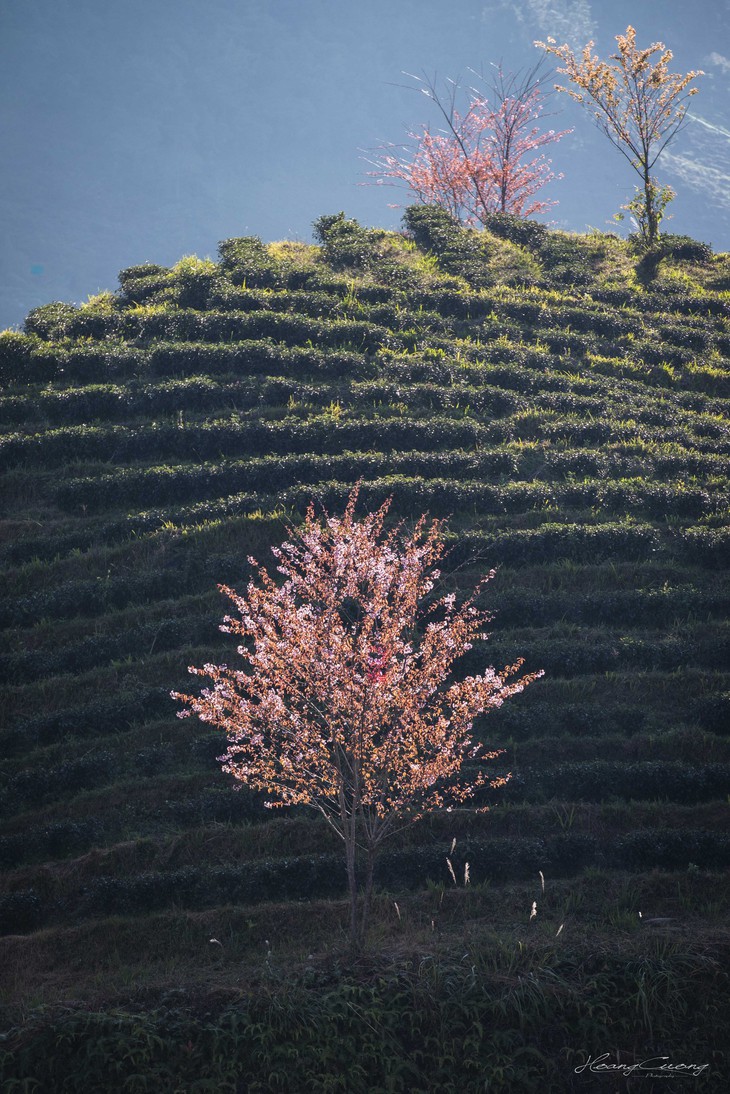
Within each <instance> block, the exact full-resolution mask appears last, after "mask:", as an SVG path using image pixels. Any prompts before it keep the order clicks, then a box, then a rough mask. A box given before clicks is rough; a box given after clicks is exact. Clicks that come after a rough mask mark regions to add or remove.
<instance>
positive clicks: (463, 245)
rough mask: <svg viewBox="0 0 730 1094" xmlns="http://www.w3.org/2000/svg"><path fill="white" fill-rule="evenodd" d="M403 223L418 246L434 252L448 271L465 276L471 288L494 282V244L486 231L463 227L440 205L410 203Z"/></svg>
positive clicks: (440, 263)
mask: <svg viewBox="0 0 730 1094" xmlns="http://www.w3.org/2000/svg"><path fill="white" fill-rule="evenodd" d="M403 225H404V227H405V228H406V230H407V231H408V233H409V234H410V236H411V237H412V238H413V240H414V242H415V244H416V246H417V247H419V248H420V249H421V250H423V251H428V252H430V253H431V254H434V255H435V256H436V258H437V259H438V262H439V265H440V266H441V268H442V269H443V270H444V271H445V272H446V273H450V274H453V275H455V276H457V277H463V278H464V279H465V280H466V281H467V282H468V283H469V285H470V286H471V287H472V288H483V287H485V286H488V285H491V284H492V283H493V281H494V275H493V274H492V273H491V272H490V270H489V263H490V259H491V256H492V250H493V248H492V245H491V244H490V241H489V239H488V238H487V237H486V236H485V235H484V233H480V232H477V231H475V230H473V229H470V228H462V227H460V225H459V224H458V223H457V221H455V220H454V219H453V217H452V216H451V214H450V213H448V212H447V211H446V210H445V209H442V208H440V207H439V206H437V205H409V206H408V208H407V209H406V211H405V213H404V215H403Z"/></svg>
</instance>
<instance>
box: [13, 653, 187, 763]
mask: <svg viewBox="0 0 730 1094" xmlns="http://www.w3.org/2000/svg"><path fill="white" fill-rule="evenodd" d="M181 675H182V673H181ZM182 682H183V681H179V682H178V683H182ZM172 713H173V703H172V700H171V699H170V689H169V688H163V687H154V688H150V687H144V686H140V687H137V688H134V689H133V690H131V691H125V690H124V689H123V688H120V690H119V691H118V692H116V694H115V695H114V696H113V697H110V698H102V697H98V698H95V699H94V700H93V701H92V702H88V703H83V704H80V705H77V706H67V707H63V708H62V709H60V710H56V711H52V712H47V713H44V714H40V713H39V714H31V715H29V716H27V717H25V718H22V719H20V720H19V721H18V722H16V724H15V725H14V726H13V727H12V728H11V729H7V730H4V731H2V732H0V748H2V750H3V753H4V754H5V755H16V754H23V753H26V752H30V751H32V750H33V749H35V748H37V747H39V746H43V745H51V744H57V743H58V742H60V741H66V740H73V739H75V738H85V739H88V738H97V737H104V736H109V735H112V734H115V733H119V732H123V731H124V730H126V729H128V728H129V726H130V725H131V724H133V723H136V722H144V721H146V720H148V719H151V718H155V717H159V716H164V715H170V716H172Z"/></svg>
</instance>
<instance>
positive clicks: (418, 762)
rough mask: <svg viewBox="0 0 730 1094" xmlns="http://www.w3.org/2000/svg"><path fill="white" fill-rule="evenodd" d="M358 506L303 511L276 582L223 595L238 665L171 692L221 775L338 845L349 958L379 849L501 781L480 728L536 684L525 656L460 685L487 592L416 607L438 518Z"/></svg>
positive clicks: (439, 530)
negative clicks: (308, 809) (296, 811)
mask: <svg viewBox="0 0 730 1094" xmlns="http://www.w3.org/2000/svg"><path fill="white" fill-rule="evenodd" d="M357 497H358V488H357V487H356V488H355V489H354V490H353V491H352V493H351V494H350V497H349V500H348V503H347V506H346V508H345V511H344V515H343V516H342V517H334V516H329V515H328V514H326V513H325V514H324V516H323V518H322V519H321V520H320V519H317V517H316V516H315V512H314V508H313V507H312V506H310V508H309V510H308V511H307V514H306V518H305V520H304V524H303V526H302V527H301V528H300V529H298V530H297V533H296V535H294V534H292V536H291V538H290V540H289V541H288V542H286V543H283V544H282V545H281V547H279V548H275V549H274V550H273V553H274V556H275V557H276V560H277V563H278V566H277V570H278V574H279V578H277V579H275V578H274V577H273V576H272V575H271V574H270V573H268V572H267V570H266V569H264V568H263V567H262V566H259V565H258V564H257V563H256V562H255V561H254V560H251V562H252V564H253V565H254V566H255V567H256V572H257V579H255V580H252V581H251V582H250V583H249V585H248V587H247V589H246V593H245V595H240V594H238V593H237V592H235V591H234V590H233V589H229V588H226V587H223V586H221V588H222V591H223V592H224V593H226V595H227V596H228V597H230V599H231V601H232V602H233V605H234V607H235V609H236V612H237V614H236V615H235V616H228V617H226V619H225V622H224V625H223V627H222V629H223V630H224V631H226V632H228V633H230V634H233V635H236V636H238V637H240V639H241V640H242V644H241V645H240V646H239V654H240V656H241V659H242V663H243V664H242V667H240V668H230V667H228V666H226V665H212V664H209V665H205V666H203V667H202V668H191V669H190V672H192V673H193V674H194V675H196V676H203V677H207V678H208V679H209V680H210V681H211V686H209V687H207V688H205V689H204V690H203V691H202V692H201V693H200V694H198V695H182V694H179V693H173V694H174V697H175V698H177V699H179V700H181V701H182V703H183V704H184V705H185V708H186V709H184V710H183V711H181V714H180V716H181V717H184V716H186V715H188V714H190V713H191V712H192V713H195V714H197V715H198V717H200V718H201V719H202V720H203V721H204V722H208V723H210V724H211V725H213V726H216V727H218V728H219V729H222V730H224V731H225V733H226V735H227V739H228V751H227V753H226V754H225V756H222V757H221V760H222V762H223V769H224V770H225V771H227V772H229V773H230V774H232V775H233V776H234V777H235V778H236V779H238V780H240V781H241V782H242V783H244V784H246V785H247V786H250V787H252V788H254V789H256V790H260V791H264V792H265V793H267V794H268V795H270V799H269V801H268V802H267V805H268V806H270V807H275V806H281V805H295V804H304V805H308V806H312V807H313V808H315V809H317V810H318V811H319V812H320V813H321V814H322V815H323V816H324V818H325V820H326V821H327V823H328V824H329V825H331V827H332V828H333V829H334V830H335V831H336V832H337V834H338V835H339V836H340V838H341V839H342V841H343V844H344V850H345V863H346V869H347V879H348V886H349V895H350V939H351V942H352V944H353V946H355V947H357V946H358V945H359V944H360V943H361V942H362V940H363V939H364V935H365V928H366V925H367V919H368V909H369V905H370V898H371V893H372V884H373V867H374V863H375V858H376V855H377V852H378V850H379V848H380V847H381V845H382V843H383V841H384V840H385V839H386V838H387V837H388V836H390V835H392V834H393V833H394V832H395V831H397V830H398V829H399V828H401V827H402V826H403V825H405V824H408V823H410V822H412V821H414V820H415V819H417V818H418V817H420V816H422V815H423V814H424V813H427V812H428V811H430V810H434V809H440V808H442V807H444V806H445V805H448V804H450V803H461V802H465V801H467V800H468V799H469V798H470V797H471V796H472V795H473V793H474V791H475V790H476V789H477V787H479V786H481V785H483V784H484V783H486V782H491V785H492V786H496V785H499V784H501V783H503V782H504V781H505V780H504V779H492V780H489V778H488V776H487V774H486V773H485V772H484V770H482V769H481V768H480V767H479V762H480V761H482V760H488V759H491V758H493V757H494V756H496V755H498V753H497V752H494V751H485V750H484V749H483V748H482V746H481V745H480V744H479V743H477V742H475V740H474V737H473V734H472V722H473V719H474V718H475V717H476V716H477V715H478V714H480V713H482V712H484V711H488V710H490V709H493V708H495V707H499V706H500V705H501V704H502V703H503V702H504V700H505V699H507V698H508V697H510V696H512V695H515V694H516V693H517V692H520V691H522V689H523V688H524V687H525V686H526V685H527V684H528V683H530V681H532V680H534V679H535V678H536V677H537V676H540V675H542V674H541V673H532V674H529V675H523V676H522V677H521V678H518V679H512V680H511V682H507V680H508V678H509V677H514V675H515V674H516V673H517V672H519V670H520V667H521V665H522V661H518V662H517V663H516V664H515V665H512V666H509V667H507V668H505V669H503V670H502V671H501V672H499V673H497V672H495V670H494V669H493V668H486V669H485V670H484V672H483V673H482V674H481V675H478V676H467V677H466V678H465V679H462V680H458V681H457V680H455V679H454V677H453V674H452V668H453V666H454V664H455V662H456V661H457V660H458V659H459V657H460V656H461V655H462V654H463V653H465V652H466V651H467V650H469V649H471V647H472V643H473V642H474V641H476V640H478V639H481V638H484V637H486V636H485V635H483V633H482V630H483V626H484V624H485V622H486V620H487V619H488V616H487V615H486V613H485V612H483V611H480V610H478V609H477V607H476V606H475V603H474V601H475V596H476V593H477V592H478V590H479V588H480V587H481V584H482V583H480V586H478V587H477V590H475V592H474V594H472V596H471V597H470V598H469V599H468V600H466V602H465V603H463V604H462V605H461V606H457V604H456V598H455V596H454V595H453V594H449V595H446V596H442V597H440V598H436V599H434V598H431V601H430V603H429V604H428V605H425V604H424V600H425V599H426V598H428V597H430V594H431V593H432V592H433V590H434V588H435V584H436V582H437V581H438V579H439V576H440V573H439V569H438V562H439V560H440V559H441V558H442V557H443V555H444V551H445V546H444V538H443V522H441V521H437V520H434V521H431V522H427V520H426V518H425V517H422V518H421V519H420V520H419V521H418V523H417V524H416V525H415V528H414V529H413V530H412V531H411V532H410V533H409V534H406V532H405V530H404V528H403V526H402V525H397V526H396V527H394V528H391V529H390V530H386V527H385V520H386V516H387V514H388V508H389V502H386V503H384V504H383V505H381V507H380V508H379V509H378V510H377V512H374V513H369V514H367V515H366V516H364V517H363V518H362V519H359V520H358V519H356V516H355V507H356V502H357ZM491 576H492V575H491V574H490V575H488V577H486V578H484V581H486V580H488V579H489V577H491ZM467 761H469V763H470V766H471V770H470V771H469V773H468V775H467V774H466V773H465V772H464V771H463V770H462V769H463V766H464V764H465V762H467ZM359 859H362V869H361V870H357V869H356V867H357V865H358V860H359ZM358 874H360V875H361V877H362V880H361V883H360V884H359V883H358ZM360 897H362V899H361V900H360V899H359V898H360Z"/></svg>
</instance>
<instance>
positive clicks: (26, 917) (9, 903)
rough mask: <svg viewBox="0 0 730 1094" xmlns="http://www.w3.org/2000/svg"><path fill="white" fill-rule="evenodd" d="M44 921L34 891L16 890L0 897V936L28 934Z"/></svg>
mask: <svg viewBox="0 0 730 1094" xmlns="http://www.w3.org/2000/svg"><path fill="white" fill-rule="evenodd" d="M44 919H45V916H44V909H43V906H42V904H41V900H40V898H39V896H38V894H37V893H36V891H35V889H18V890H17V891H16V892H14V893H8V894H7V896H3V897H0V935H6V934H29V933H30V932H31V931H35V930H37V929H38V928H39V927H40V926H41V925H42V923H43V921H44Z"/></svg>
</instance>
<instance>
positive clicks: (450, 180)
mask: <svg viewBox="0 0 730 1094" xmlns="http://www.w3.org/2000/svg"><path fill="white" fill-rule="evenodd" d="M540 67H541V66H540V65H538V66H536V67H535V68H533V69H531V70H530V71H529V72H528V73H527V74H525V75H521V74H519V73H517V74H516V75H507V74H505V73H504V72H503V70H502V68H501V67H498V68H497V69H496V75H495V77H494V80H493V83H492V85H491V88H490V89H489V94H488V95H484V94H480V93H479V92H478V91H476V90H475V89H471V92H470V99H469V103H468V106H467V108H466V110H464V111H463V112H462V111H459V110H458V109H457V100H458V97H459V91H460V87H459V85H458V84H457V83H455V82H454V81H449V82H448V90H447V92H446V93H445V94H441V93H440V92H439V91H438V89H437V87H436V84H435V82H434V81H425V80H421V79H420V78H419V77H414V79H417V80H418V82H419V84H420V85H421V87H420V90H421V91H422V93H423V94H424V95H425V96H426V97H427V98H428V99H430V100H431V102H433V103H434V104H435V106H436V107H437V109H438V112H439V113H440V115H441V119H442V122H443V123H444V125H443V127H442V128H440V129H439V130H437V131H436V132H433V131H432V130H431V129H430V128H429V127H428V126H426V125H424V126H422V128H421V130H420V132H411V133H409V134H408V136H409V138H410V143H409V144H406V145H404V146H402V147H400V148H399V147H396V146H395V145H389V146H386V147H384V148H382V149H379V151H378V154H377V158H375V159H373V160H371V161H370V162H371V163H372V166H373V168H374V170H372V171H370V172H368V173H369V175H370V176H371V177H372V178H375V179H376V180H377V181H378V183H379V184H383V183H387V184H390V185H398V184H404V185H405V186H407V187H408V188H409V190H411V192H412V193H413V194H414V195H415V196H416V198H417V199H418V200H419V201H421V202H423V203H424V204H426V205H440V206H441V207H442V208H444V209H446V210H447V211H448V212H449V213H451V215H452V216H453V217H455V218H456V219H457V220H460V221H461V222H462V223H464V224H467V225H471V226H475V225H477V224H485V223H486V222H487V220H488V218H489V217H490V216H492V215H494V214H495V213H510V214H512V215H515V216H521V217H528V216H532V215H533V214H534V213H543V212H545V211H546V210H547V209H549V208H550V207H551V206H553V205H555V204H556V203H555V202H554V201H547V200H544V199H542V198H539V197H538V196H537V195H538V193H539V191H540V190H542V189H543V187H545V186H546V185H547V184H548V183H549V182H552V181H553V180H554V179H555V178H558V177H559V176H557V175H555V173H554V172H553V171H552V168H551V163H550V160H549V159H548V158H547V156H546V154H545V151H544V150H545V148H546V147H547V146H549V145H551V144H555V143H556V142H557V141H559V140H560V139H561V138H562V137H564V136H565V135H566V133H567V132H570V131H569V130H563V131H562V132H559V133H558V132H555V130H553V129H544V128H543V126H542V116H543V113H544V108H545V103H546V99H547V93H546V92H545V91H543V88H542V86H541V72H540Z"/></svg>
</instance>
